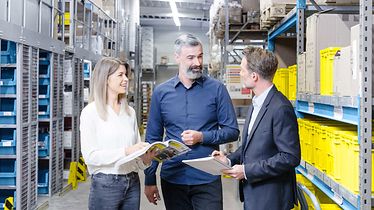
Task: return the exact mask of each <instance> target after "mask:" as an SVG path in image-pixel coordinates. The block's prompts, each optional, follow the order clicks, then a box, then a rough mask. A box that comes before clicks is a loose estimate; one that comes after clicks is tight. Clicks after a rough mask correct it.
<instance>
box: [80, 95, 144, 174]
mask: <svg viewBox="0 0 374 210" xmlns="http://www.w3.org/2000/svg"><path fill="white" fill-rule="evenodd" d="M129 108H130V114H131V115H130V116H129V115H128V114H127V113H126V111H125V110H124V109H123V108H122V107H121V111H120V113H119V114H117V113H116V112H114V110H113V109H112V108H111V107H110V106H109V105H108V106H107V120H106V121H104V120H102V119H101V118H100V117H99V114H98V112H97V109H96V106H95V103H94V102H92V103H90V104H88V105H87V106H86V107H85V108H84V109H83V110H82V112H81V116H80V134H81V151H82V155H83V158H84V161H85V163H86V164H87V168H88V171H89V173H90V174H97V173H99V172H101V173H104V174H128V173H130V172H133V171H134V172H137V171H138V169H144V168H145V167H146V166H145V165H144V164H143V161H142V160H141V159H140V158H137V159H135V160H131V161H130V160H129V162H126V163H125V164H123V165H122V166H121V167H119V168H115V167H114V165H115V163H116V162H117V161H118V160H120V159H123V158H126V155H125V148H127V147H130V146H132V145H134V144H136V143H138V142H140V141H141V138H140V134H139V130H138V125H137V121H136V115H135V111H134V109H133V108H131V107H129Z"/></svg>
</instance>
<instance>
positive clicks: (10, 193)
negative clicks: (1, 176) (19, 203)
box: [0, 190, 17, 210]
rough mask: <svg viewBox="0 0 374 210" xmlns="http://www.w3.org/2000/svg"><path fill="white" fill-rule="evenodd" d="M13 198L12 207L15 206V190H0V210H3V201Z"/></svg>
mask: <svg viewBox="0 0 374 210" xmlns="http://www.w3.org/2000/svg"><path fill="white" fill-rule="evenodd" d="M9 197H13V199H14V200H13V206H16V198H17V192H16V191H15V190H0V210H3V209H4V203H5V199H7V198H9Z"/></svg>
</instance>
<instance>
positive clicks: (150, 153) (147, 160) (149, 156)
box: [140, 149, 157, 165]
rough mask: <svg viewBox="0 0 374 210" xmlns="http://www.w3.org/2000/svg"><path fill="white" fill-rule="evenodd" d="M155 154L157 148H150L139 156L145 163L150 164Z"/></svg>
mask: <svg viewBox="0 0 374 210" xmlns="http://www.w3.org/2000/svg"><path fill="white" fill-rule="evenodd" d="M155 155H157V149H152V150H151V151H148V152H146V153H145V154H144V155H142V156H140V158H141V159H142V161H143V163H144V164H145V165H149V164H151V161H152V159H153V158H154V157H155Z"/></svg>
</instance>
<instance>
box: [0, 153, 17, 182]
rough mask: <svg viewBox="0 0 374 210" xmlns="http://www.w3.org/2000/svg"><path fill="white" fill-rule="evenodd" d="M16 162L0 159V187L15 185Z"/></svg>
mask: <svg viewBox="0 0 374 210" xmlns="http://www.w3.org/2000/svg"><path fill="white" fill-rule="evenodd" d="M16 168H17V165H16V160H15V159H0V186H15V185H16Z"/></svg>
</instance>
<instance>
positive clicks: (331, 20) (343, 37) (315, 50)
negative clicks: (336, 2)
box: [305, 14, 359, 94]
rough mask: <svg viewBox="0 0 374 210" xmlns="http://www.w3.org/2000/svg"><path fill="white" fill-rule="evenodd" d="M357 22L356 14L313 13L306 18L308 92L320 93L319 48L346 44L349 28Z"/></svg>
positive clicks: (348, 42)
mask: <svg viewBox="0 0 374 210" xmlns="http://www.w3.org/2000/svg"><path fill="white" fill-rule="evenodd" d="M358 22H359V16H358V15H347V14H313V15H312V16H310V17H308V18H307V28H306V38H307V40H306V52H307V54H306V58H305V61H306V78H308V81H307V82H308V83H309V86H308V85H307V87H306V88H307V90H306V91H307V92H308V93H311V94H319V93H320V81H319V78H320V75H319V73H320V50H322V49H325V48H327V47H331V46H334V47H344V46H348V45H349V44H350V28H351V27H352V26H354V25H356V24H358Z"/></svg>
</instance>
